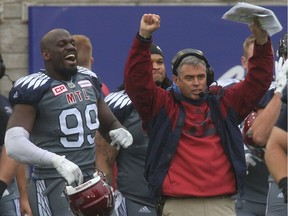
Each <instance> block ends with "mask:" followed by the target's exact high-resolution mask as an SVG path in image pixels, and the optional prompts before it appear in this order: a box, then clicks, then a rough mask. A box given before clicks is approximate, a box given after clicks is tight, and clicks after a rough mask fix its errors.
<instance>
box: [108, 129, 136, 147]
mask: <svg viewBox="0 0 288 216" xmlns="http://www.w3.org/2000/svg"><path fill="white" fill-rule="evenodd" d="M109 136H110V138H111V140H112V142H111V143H110V144H111V145H117V149H119V148H120V146H122V147H123V148H128V147H129V146H130V145H132V143H133V137H132V135H131V134H130V133H129V131H127V130H125V129H124V128H118V129H115V130H111V131H110V132H109Z"/></svg>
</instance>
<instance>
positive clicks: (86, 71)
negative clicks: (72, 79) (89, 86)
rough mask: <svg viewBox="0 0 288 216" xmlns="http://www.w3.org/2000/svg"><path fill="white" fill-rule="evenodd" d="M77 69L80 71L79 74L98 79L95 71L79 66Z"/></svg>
mask: <svg viewBox="0 0 288 216" xmlns="http://www.w3.org/2000/svg"><path fill="white" fill-rule="evenodd" d="M77 69H78V73H81V74H86V75H89V76H91V77H95V78H97V79H98V77H97V75H96V73H94V72H93V71H91V70H89V69H88V68H85V67H82V66H77Z"/></svg>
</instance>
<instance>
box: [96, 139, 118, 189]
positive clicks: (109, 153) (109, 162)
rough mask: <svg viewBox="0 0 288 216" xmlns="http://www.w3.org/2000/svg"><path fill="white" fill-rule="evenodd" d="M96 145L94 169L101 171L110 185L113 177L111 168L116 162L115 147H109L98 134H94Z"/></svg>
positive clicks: (116, 152)
mask: <svg viewBox="0 0 288 216" xmlns="http://www.w3.org/2000/svg"><path fill="white" fill-rule="evenodd" d="M95 144H96V168H98V169H100V170H102V171H103V172H104V173H105V174H106V177H107V179H108V181H109V183H110V184H111V185H112V183H113V180H114V176H113V167H114V164H115V161H116V157H117V154H118V151H117V149H116V148H115V147H113V146H111V145H110V144H109V143H108V142H107V141H106V140H105V139H104V138H103V137H102V136H101V134H100V133H96V136H95Z"/></svg>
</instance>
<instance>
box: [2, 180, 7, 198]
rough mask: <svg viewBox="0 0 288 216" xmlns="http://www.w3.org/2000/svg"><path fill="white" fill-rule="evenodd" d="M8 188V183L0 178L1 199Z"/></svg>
mask: <svg viewBox="0 0 288 216" xmlns="http://www.w3.org/2000/svg"><path fill="white" fill-rule="evenodd" d="M6 188H7V184H6V183H5V182H3V181H2V180H0V200H1V198H2V196H3V193H4V191H5V190H6Z"/></svg>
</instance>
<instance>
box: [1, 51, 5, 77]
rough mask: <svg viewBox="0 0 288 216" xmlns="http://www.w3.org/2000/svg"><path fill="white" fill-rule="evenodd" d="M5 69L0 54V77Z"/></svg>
mask: <svg viewBox="0 0 288 216" xmlns="http://www.w3.org/2000/svg"><path fill="white" fill-rule="evenodd" d="M5 69H6V67H5V65H4V62H3V59H2V56H1V54H0V79H1V78H2V77H3V76H4V75H5Z"/></svg>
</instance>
